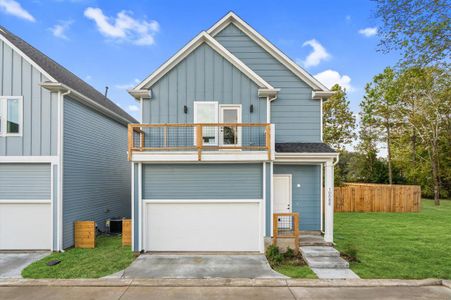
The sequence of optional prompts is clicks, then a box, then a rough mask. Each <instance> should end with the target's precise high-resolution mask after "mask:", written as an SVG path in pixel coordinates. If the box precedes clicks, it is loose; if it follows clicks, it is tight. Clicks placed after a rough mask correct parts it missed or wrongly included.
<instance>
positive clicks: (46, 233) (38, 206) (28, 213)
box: [0, 202, 51, 250]
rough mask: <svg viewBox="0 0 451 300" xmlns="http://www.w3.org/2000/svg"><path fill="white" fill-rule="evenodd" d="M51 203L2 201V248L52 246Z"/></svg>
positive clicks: (0, 224)
mask: <svg viewBox="0 0 451 300" xmlns="http://www.w3.org/2000/svg"><path fill="white" fill-rule="evenodd" d="M50 219H51V205H50V202H48V203H1V202H0V249H1V250H43V249H50V248H51V230H50V226H51V220H50Z"/></svg>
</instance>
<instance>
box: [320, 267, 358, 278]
mask: <svg viewBox="0 0 451 300" xmlns="http://www.w3.org/2000/svg"><path fill="white" fill-rule="evenodd" d="M312 271H313V272H315V274H316V276H318V278H319V279H359V278H360V277H359V276H358V275H357V274H356V273H354V272H353V271H352V270H350V269H317V268H312Z"/></svg>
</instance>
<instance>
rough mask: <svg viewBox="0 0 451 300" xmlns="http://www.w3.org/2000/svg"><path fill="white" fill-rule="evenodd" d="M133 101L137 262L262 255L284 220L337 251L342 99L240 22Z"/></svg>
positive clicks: (225, 22)
mask: <svg viewBox="0 0 451 300" xmlns="http://www.w3.org/2000/svg"><path fill="white" fill-rule="evenodd" d="M129 92H130V94H131V95H132V96H133V97H134V98H135V99H136V100H137V101H139V103H140V105H141V108H142V109H141V113H142V123H141V124H136V125H130V126H129V153H128V154H129V159H130V160H131V161H132V204H133V205H132V218H133V235H132V236H133V249H134V250H135V251H257V252H263V251H264V239H265V237H267V238H269V237H271V235H272V232H273V231H272V230H273V214H274V213H283V212H297V213H299V215H300V229H301V230H305V231H318V232H319V231H321V232H323V233H324V238H325V240H326V241H327V242H332V240H333V166H334V163H335V162H336V161H337V160H338V154H337V153H336V152H335V151H334V150H333V149H331V148H330V147H329V146H328V145H326V144H324V143H323V139H322V103H323V101H325V100H326V99H327V98H328V97H329V96H331V95H332V92H331V91H330V90H328V89H327V88H326V87H325V86H324V85H323V84H321V83H320V82H318V80H316V79H315V78H314V77H313V76H312V75H310V74H309V73H307V72H306V71H305V70H303V69H302V68H301V67H299V66H298V65H297V64H296V63H294V62H293V61H292V60H290V59H289V58H288V57H287V56H286V55H285V54H283V53H282V52H281V51H280V50H278V49H277V48H276V47H275V46H274V45H272V44H271V43H270V42H269V41H267V40H266V39H265V38H264V37H263V36H262V35H260V34H259V33H258V32H256V31H255V30H254V29H253V28H252V27H250V26H249V25H248V24H247V23H245V22H244V21H243V20H242V19H240V18H239V17H238V16H237V15H236V14H234V13H232V12H231V13H229V14H227V15H226V16H225V17H224V18H222V19H221V20H220V21H218V22H217V23H216V24H214V25H213V26H212V27H211V28H210V29H209V30H207V31H203V32H201V33H200V34H199V35H197V36H196V37H195V38H194V39H193V40H191V41H190V42H189V43H188V44H186V45H185V46H184V47H183V48H182V49H181V50H180V51H178V52H177V53H176V54H175V55H174V56H173V57H172V58H170V59H169V60H168V61H166V62H165V63H164V64H163V65H161V66H160V67H159V68H158V69H157V70H156V71H154V72H153V73H152V74H151V75H150V76H149V77H148V78H146V79H145V80H144V81H142V82H141V83H140V84H138V85H137V86H136V87H135V88H133V89H132V90H130V91H129ZM323 178H324V180H323ZM323 181H324V182H323ZM323 187H324V196H323Z"/></svg>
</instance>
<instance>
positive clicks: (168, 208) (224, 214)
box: [143, 200, 263, 252]
mask: <svg viewBox="0 0 451 300" xmlns="http://www.w3.org/2000/svg"><path fill="white" fill-rule="evenodd" d="M144 209H145V210H144V229H143V236H144V248H145V250H147V251H260V252H261V251H262V250H263V232H262V211H261V209H262V208H261V201H260V200H243V201H233V200H224V201H220V200H217V201H214V200H212V201H208V200H199V201H193V200H177V201H170V200H167V201H158V202H155V201H152V200H148V201H145V204H144Z"/></svg>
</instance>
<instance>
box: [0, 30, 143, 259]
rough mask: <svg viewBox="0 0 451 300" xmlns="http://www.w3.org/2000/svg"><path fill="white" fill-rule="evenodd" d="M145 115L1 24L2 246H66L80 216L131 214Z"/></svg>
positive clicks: (102, 224) (99, 221)
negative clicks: (131, 145)
mask: <svg viewBox="0 0 451 300" xmlns="http://www.w3.org/2000/svg"><path fill="white" fill-rule="evenodd" d="M136 122H137V121H136V120H135V119H134V118H132V117H131V116H130V115H128V114H127V113H126V112H124V111H123V110H122V109H121V108H119V107H118V106H117V105H116V104H114V102H112V101H111V100H109V99H108V98H106V97H105V96H104V95H102V94H101V93H99V92H98V91H97V90H95V89H94V88H93V87H91V86H90V85H89V84H87V83H86V82H84V81H83V80H81V79H80V78H78V77H77V76H75V75H74V74H73V73H71V72H70V71H68V70H67V69H65V68H64V67H62V66H61V65H59V64H58V63H56V62H55V61H53V60H52V59H50V58H49V57H47V56H46V55H45V54H43V53H42V52H40V51H39V50H37V49H36V48H34V47H32V46H31V45H29V44H28V43H27V42H25V41H24V40H22V39H21V38H19V37H18V36H16V35H14V34H12V33H11V32H9V31H8V30H7V29H6V28H3V27H0V250H30V249H39V250H41V249H46V250H55V251H58V250H62V249H65V248H67V247H70V246H72V245H73V244H74V239H73V230H74V228H73V226H74V225H73V222H74V221H75V220H93V221H96V223H97V225H98V227H99V229H100V230H104V229H105V221H106V219H108V218H110V217H119V216H130V167H129V163H128V161H127V155H126V152H127V125H128V124H129V123H136Z"/></svg>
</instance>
